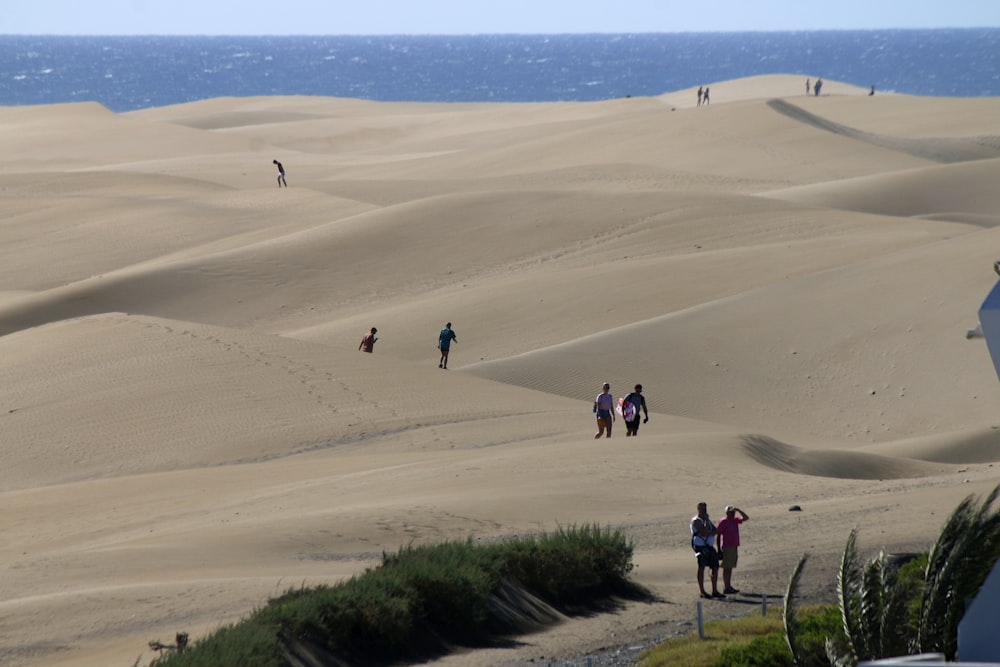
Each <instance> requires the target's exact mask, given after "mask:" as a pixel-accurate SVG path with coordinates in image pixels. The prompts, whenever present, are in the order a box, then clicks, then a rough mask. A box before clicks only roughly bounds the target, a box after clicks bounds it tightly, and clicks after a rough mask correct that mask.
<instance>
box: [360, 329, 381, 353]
mask: <svg viewBox="0 0 1000 667" xmlns="http://www.w3.org/2000/svg"><path fill="white" fill-rule="evenodd" d="M377 333H378V329H376V328H375V327H372V330H371V331H369V332H368V333H366V334H365V335H364V336H362V337H361V345H358V349H359V350H364V351H365V352H369V353H370V352H371V351H372V350H374V349H375V341H377V340H378V338H376V337H375V334H377Z"/></svg>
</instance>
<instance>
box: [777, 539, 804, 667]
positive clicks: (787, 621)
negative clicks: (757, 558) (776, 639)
mask: <svg viewBox="0 0 1000 667" xmlns="http://www.w3.org/2000/svg"><path fill="white" fill-rule="evenodd" d="M807 560H809V554H808V553H804V554H802V557H801V558H799V562H798V564H797V565H796V566H795V569H794V570H793V571H792V576H791V577H789V579H788V588H787V589H786V590H785V608H784V609H783V610H782V612H781V619H782V622H783V624H784V626H785V642H786V643H787V644H788V650H789V651H791V653H792V662H794V663H795V664H796V665H801V664H803V659H804V656H803V655H802V650H801V648H800V647H799V621H798V613H797V609H796V607H795V597H796V595H797V594H798V591H799V579H800V578H801V577H802V570H803V568H804V567H805V565H806V561H807Z"/></svg>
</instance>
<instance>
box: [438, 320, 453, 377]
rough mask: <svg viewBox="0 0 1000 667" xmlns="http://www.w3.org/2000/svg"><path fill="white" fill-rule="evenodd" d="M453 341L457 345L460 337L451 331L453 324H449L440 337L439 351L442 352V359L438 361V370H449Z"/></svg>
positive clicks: (442, 330)
mask: <svg viewBox="0 0 1000 667" xmlns="http://www.w3.org/2000/svg"><path fill="white" fill-rule="evenodd" d="M452 341H455V342H456V343H457V342H458V336H456V335H455V332H454V331H452V330H451V322H448V324H446V325H445V327H444V329H441V333H440V334H439V335H438V349H439V350H441V359H439V360H438V368H444V369H445V370H447V369H448V352H450V351H451V343H452Z"/></svg>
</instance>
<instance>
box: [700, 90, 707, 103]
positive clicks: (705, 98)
mask: <svg viewBox="0 0 1000 667" xmlns="http://www.w3.org/2000/svg"><path fill="white" fill-rule="evenodd" d="M701 103H702V105H707V104H708V86H705V92H704V93H702V95H701Z"/></svg>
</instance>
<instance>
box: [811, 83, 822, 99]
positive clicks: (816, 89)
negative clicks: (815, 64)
mask: <svg viewBox="0 0 1000 667" xmlns="http://www.w3.org/2000/svg"><path fill="white" fill-rule="evenodd" d="M822 88H823V79H816V83H814V84H813V97H819V91H820V89H822Z"/></svg>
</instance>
